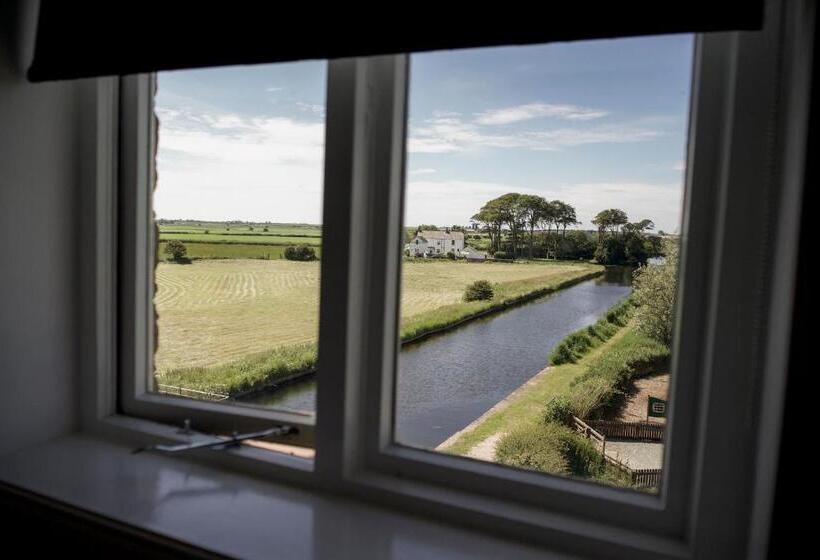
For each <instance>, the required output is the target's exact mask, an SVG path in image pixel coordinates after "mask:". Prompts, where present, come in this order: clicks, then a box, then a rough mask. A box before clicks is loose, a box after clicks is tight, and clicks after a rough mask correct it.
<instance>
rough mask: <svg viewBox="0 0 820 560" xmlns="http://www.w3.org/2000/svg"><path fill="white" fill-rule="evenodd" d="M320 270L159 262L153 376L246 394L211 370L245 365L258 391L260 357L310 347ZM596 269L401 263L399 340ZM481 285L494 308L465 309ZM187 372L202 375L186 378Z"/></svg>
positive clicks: (262, 263)
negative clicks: (470, 288)
mask: <svg viewBox="0 0 820 560" xmlns="http://www.w3.org/2000/svg"><path fill="white" fill-rule="evenodd" d="M319 270H320V265H319V263H318V262H292V261H287V260H270V261H267V260H202V261H194V262H193V263H192V264H188V265H180V264H170V263H159V264H158V266H157V271H156V279H157V293H156V297H155V302H156V307H157V312H158V316H159V319H158V322H159V324H158V328H159V345H158V349H157V354H156V358H155V365H156V369H157V372H158V374H159V376H160V377H161V378H164V379H165V382H167V383H171V384H175V383H177V384H184V385H185V386H188V387H191V388H204V389H207V388H209V387H211V388H213V387H217V386H224V385H225V379H221V377H225V376H228V375H229V374H230V377H231V379H232V380H233V381H230V383H229V384H231V383H234V382H235V383H239V384H240V385H242V386H246V382H245V381H241V380H240V381H237V380H236V379H234V378H235V373H236V372H235V371H231V370H236V369H237V368H236V367H232V366H227V367H224V368H220V367H216V368H214V366H219V365H220V364H232V363H234V362H237V361H239V360H243V359H246V358H248V357H249V356H250V357H251V358H250V359H251V361H254V360H256V361H255V362H254V363H255V364H256V365H254V366H253V367H251V366H250V365H248V369H249V371H250V370H251V369H252V370H253V372H254V373H249V374H248V376H250V377H253V383H256V382H258V381H259V379H258V378H259V376H260V375H264V371H265V367H268V366H264V365H260V364H267V363H272V362H271V360H272V358H271V356H270V355H265V353H268V354H270V352H271V351H273V350H274V349H276V348H287V347H292V346H297V345H300V344H305V343H308V344H309V343H314V342H315V340H316V337H317V332H318V301H319ZM602 270H603V267H600V266H597V265H590V264H583V263H562V262H557V263H532V264H523V263H480V264H476V263H465V262H452V261H441V262H422V263H412V262H410V263H404V267H403V278H402V304H401V311H402V318H403V319H402V335H403V337H405V338H407V337H409V336H413V335H415V334H418V333H422V332H426V331H429V330H432V329H435V328H437V327H438V326H444V325H447V324H451V323H452V322H454V321H455V320H459V319H462V318H464V317H466V316H469V315H470V314H475V313H480V312H482V311H484V310H487V309H489V308H490V307H493V306H497V305H504V304H507V303H508V302H511V301H514V300H515V299H516V298H519V297H522V296H525V295H526V294H528V293H531V292H533V291H538V290H548V289H557V288H559V287H560V286H561V285H563V284H564V283H567V282H572V281H574V280H576V279H578V278H580V277H586V276H590V275H594V274H597V273H600V272H601V271H602ZM479 279H484V280H489V281H490V282H492V283H494V284H495V286H496V296H495V297H494V299H493V300H492V301H489V302H488V301H481V302H470V303H465V302H463V301H461V299H462V294H463V292H464V288H465V287H466V286H467V284H469V283H471V282H473V281H475V280H479ZM304 354H305V353H304V352H303V353H300V354H299V356H297V357H294V356H290V355H288V356H287V359H288V360H291V361H293V362H298V363H301V361H302V360H303V359H304ZM273 361H274V362H275V360H273ZM248 363H249V362H247V360H246V362H245V364H246V365H247V364H248ZM243 367H244V366H243ZM277 367H278V366H277ZM185 368H187V369H188V370H191V368H200V370H197V371H196V372H193V371H191V372H190V373H186V372H185V371H183V370H185ZM201 368H206V369H208V371H202V370H201ZM240 369H241V368H240ZM274 369H275V368H274ZM260 372H262V373H260ZM248 376H246V377H248ZM248 382H250V381H248Z"/></svg>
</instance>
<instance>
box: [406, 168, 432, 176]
mask: <svg viewBox="0 0 820 560" xmlns="http://www.w3.org/2000/svg"><path fill="white" fill-rule="evenodd" d="M435 172H436V170H435V169H433V168H432V167H422V168H420V169H412V170H411V171H410V175H429V174H430V173H435Z"/></svg>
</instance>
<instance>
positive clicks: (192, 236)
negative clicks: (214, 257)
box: [159, 231, 322, 245]
mask: <svg viewBox="0 0 820 560" xmlns="http://www.w3.org/2000/svg"><path fill="white" fill-rule="evenodd" d="M170 239H178V240H180V241H182V242H183V243H186V242H198V243H225V244H228V243H242V244H246V245H320V244H321V242H322V238H321V237H307V236H305V237H292V236H285V235H265V234H253V233H248V234H240V233H180V232H174V233H162V231H160V234H159V240H160V241H168V240H170Z"/></svg>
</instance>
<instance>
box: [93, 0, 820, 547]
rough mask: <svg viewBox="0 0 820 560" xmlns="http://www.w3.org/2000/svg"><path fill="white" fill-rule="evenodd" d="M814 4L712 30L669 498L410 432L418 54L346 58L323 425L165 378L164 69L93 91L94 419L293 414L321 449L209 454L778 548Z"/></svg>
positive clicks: (635, 537) (702, 83)
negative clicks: (406, 299)
mask: <svg viewBox="0 0 820 560" xmlns="http://www.w3.org/2000/svg"><path fill="white" fill-rule="evenodd" d="M813 9H814V5H813V3H812V2H803V1H800V2H789V3H786V2H780V1H776V0H771V1H769V2H767V3H766V24H765V29H764V30H763V31H761V32H758V33H724V34H709V35H702V36H699V37H698V38H697V48H696V57H695V58H696V60H695V80H694V87H693V93H692V95H693V97H692V108H691V121H690V134H689V150H688V159H687V171H686V183H687V187H688V188H687V194H686V200H685V211H684V212H685V220H684V222H685V225H684V230H683V236H684V239H685V244H684V247H683V252H682V263H681V269H682V275H681V281H680V285H681V287H680V290H681V292H680V298H681V299H680V301H681V302H682V303H681V306H680V310H679V313H678V319H677V320H678V329H677V338H676V340H675V343H674V348H675V352H674V361H675V363H674V366H673V371H674V375H673V386H672V402H671V407H670V408H671V410H670V418H669V431H670V434H671V435H670V438H669V444H668V445H667V449H666V457H665V459H666V463H665V464H666V466H667V468H666V472H665V478H664V483H663V488H662V492H661V494H660V495H659V496H653V495H647V494H642V493H638V492H632V491H624V490H618V489H614V488H607V487H604V486H599V485H596V484H592V483H587V482H583V481H577V480H570V479H563V478H558V477H550V476H544V475H541V474H537V473H531V472H526V471H519V470H514V469H508V468H504V467H501V466H498V465H494V464H490V463H482V462H478V461H473V460H470V459H465V458H460V457H452V456H447V455H441V454H436V453H432V452H427V451H421V450H416V449H409V448H406V447H402V446H398V445H394V444H393V443H392V400H393V397H392V393H393V382H394V373H395V369H396V357H397V352H398V338H397V334H398V333H397V327H396V325H397V321H398V311H399V307H398V300H399V282H398V279H399V273H400V267H401V247H402V239H403V237H402V235H401V233H402V230H401V228H400V227H399V226H400V224H401V216H402V208H403V189H404V157H405V137H406V135H405V128H406V100H407V78H408V57H407V56H403V55H401V56H383V57H374V58H369V59H344V60H337V61H333V62H331V63H330V64H329V79H328V98H327V125H326V126H327V131H326V147H325V199H324V207H325V212H324V219H323V224H324V231H325V236H324V238H323V244H324V245H325V246H326V247H327V250H326V251H323V259H322V265H321V266H322V279H323V280H322V287H321V299H322V301H321V319H320V341H321V344H320V354H319V370H320V371H321V373H320V374H319V378H318V379H319V382H318V383H317V387H318V388H317V418H318V423H317V424H316V425H315V431H314V423H313V422H312V421H310V420H309V419H306V418H305V417H302V416H299V415H293V414H287V413H282V412H277V411H267V410H261V409H252V408H246V407H232V406H229V405H220V404H218V403H205V402H198V401H188V400H183V399H174V398H171V397H164V396H161V395H153V394H150V393H148V392H147V391H146V387H145V383H146V382H147V379H146V375H145V372H147V371H148V366H149V365H150V362H149V360H150V357H149V356H151V355H152V354H153V352H152V351H149V350H150V348H151V347H152V344H153V342H152V339H151V337H152V332H153V329H152V324H153V321H152V318H151V315H150V313H151V311H150V310H151V309H152V307H151V305H150V297H149V294H150V289H151V285H150V282H151V281H152V275H151V269H150V267H151V266H153V263H152V261H151V257H150V256H149V255H150V250H149V248H150V247H151V246H152V243H153V238H152V236H153V235H154V233H153V228H152V227H151V226H150V221H149V219H148V218H149V215H148V212H149V208H150V206H149V205H148V201H149V197H150V189H149V185H152V183H153V181H152V177H151V172H150V170H151V166H150V160H151V158H152V154H153V142H154V137H153V134H152V128H151V126H152V125H150V124H149V123H151V121H152V114H151V110H150V98H151V95H152V87H153V85H152V80H151V79H150V78H149V77H145V76H132V77H126V78H123V79H122V81H121V82H120V81H118V80H116V79H100V80H95V81H93V82H92V83H91V84H90V85H89V86H88V88H89V95H88V96H86V99H87V100H88V101H87V102H85V105H86V106H85V110H86V111H87V114H88V117H87V126H88V129H89V135H88V137H89V140H88V142H87V147H86V148H85V149H84V153H85V155H86V156H87V157H86V162H85V163H86V165H85V166H84V170H85V171H84V172H85V173H86V176H85V179H86V180H87V183H88V184H90V185H93V189H90V190H89V194H86V195H84V199H83V206H84V208H85V209H86V212H87V214H86V217H87V218H88V221H87V222H85V221H84V224H83V236H84V240H85V241H86V242H87V243H88V244H89V246H90V247H93V250H90V251H89V252H88V255H84V256H83V259H85V264H86V265H88V266H86V270H87V272H86V275H85V277H84V280H85V282H86V283H85V292H84V293H85V297H86V302H87V303H88V305H87V307H86V309H85V310H84V311H85V313H84V319H83V325H84V348H83V358H82V359H83V362H84V369H85V370H86V371H88V372H89V373H88V375H87V376H86V377H85V378H84V380H83V386H82V387H83V388H82V400H83V427H84V429H86V430H88V431H92V432H98V433H105V434H108V435H115V436H117V437H120V438H123V437H129V438H132V439H134V440H135V441H136V440H139V441H147V440H155V439H156V438H162V439H168V440H179V439H182V438H183V437H184V436H180V435H179V434H177V433H176V432H177V430H176V429H175V427H176V426H178V425H179V424H180V423H181V421H182V420H183V419H185V418H191V419H192V420H193V421H194V424H195V426H194V427H195V428H199V429H202V430H203V431H208V430H209V429H224V427H225V426H226V425H232V426H233V427H235V428H236V429H240V430H241V429H245V428H248V429H250V428H256V427H260V426H268V425H270V424H271V423H279V422H288V423H293V424H296V425H298V426H300V428H301V429H302V434H301V436H300V437H301V438H302V439H301V440H300V441H301V442H302V443H315V444H316V446H317V456H316V459H315V461H305V460H298V459H294V458H290V457H280V456H279V454H275V453H264V452H260V451H258V450H249V449H240V450H235V451H227V452H219V453H214V452H211V453H210V454H208V453H197V454H194V456H195V457H196V458H200V459H201V460H206V461H209V462H211V463H216V464H222V465H225V466H227V467H230V468H236V469H243V470H246V471H252V472H254V473H256V474H260V475H262V476H268V477H270V478H272V479H274V480H289V481H293V482H297V483H304V484H309V485H311V486H313V487H316V488H320V489H324V490H328V491H334V492H341V493H346V494H349V495H354V496H359V497H366V498H369V499H373V500H378V501H381V502H383V503H385V504H389V505H391V506H395V507H400V508H403V509H409V510H415V511H418V512H420V513H424V514H429V512H430V511H431V510H432V509H433V508H434V511H435V512H436V515H437V516H439V517H441V518H444V519H449V520H452V521H454V522H461V523H467V524H470V525H472V526H477V527H482V528H486V529H490V530H494V531H499V532H503V533H505V534H507V535H511V536H515V537H519V538H525V539H527V540H531V541H537V542H542V543H545V544H548V545H550V546H553V547H557V548H562V549H566V550H570V551H573V552H577V553H585V552H595V553H597V552H600V550H601V548H600V547H601V546H606V547H607V548H606V550H607V553H608V556H610V557H613V558H619V557H635V556H638V557H653V558H659V557H668V558H690V557H695V556H697V557H699V558H704V557H714V558H724V557H729V556H731V557H739V556H745V555H746V553H747V552H749V553H756V554H758V555H759V556H762V555H765V546H762V545H764V544H765V538H766V534H767V529H768V519H767V517H766V516H767V512H768V511H769V510H768V508H767V507H766V506H767V505H768V504H769V503H770V500H771V496H772V492H773V483H774V469H775V467H776V463H775V460H776V455H777V444H778V441H779V429H778V428H779V422H780V417H781V409H782V396H783V383H784V372H785V370H786V363H787V361H786V358H787V350H788V342H789V328H788V325H789V319H790V317H791V308H790V303H791V295H792V290H793V284H794V274H795V263H796V257H797V255H796V250H797V242H796V240H797V236H798V229H797V228H798V220H797V219H796V218H797V217H798V216H799V212H798V210H799V204H800V193H801V192H802V171H803V161H804V158H805V127H806V122H807V119H806V115H807V110H808V99H809V84H808V81H807V80H808V78H807V77H809V76H810V75H811V72H810V69H811V60H810V57H811V44H812V40H813V29H812V23H811V22H813ZM118 216H119V219H118ZM331 232H332V234H331ZM353 248H355V250H354V249H353ZM118 262H119V263H120V264H119V267H118V266H117V264H116V263H118ZM703 263H707V264H706V266H704V265H703ZM750 264H751V265H752V266H759V265H761V264H762V265H763V266H761V267H760V273H759V274H755V275H753V274H749V273H748V270H749V268H748V267H749V266H750ZM744 265H745V266H746V268H743V267H744ZM750 349H751V350H750ZM140 378H141V379H142V381H140ZM117 389H119V391H118V390H117ZM764 389H765V391H764ZM727 419H732V420H733V421H731V422H730V421H727ZM169 424H172V425H174V426H175V427H174V428H172V427H169Z"/></svg>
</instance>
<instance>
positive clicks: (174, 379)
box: [156, 262, 605, 397]
mask: <svg viewBox="0 0 820 560" xmlns="http://www.w3.org/2000/svg"><path fill="white" fill-rule="evenodd" d="M453 266H459V267H465V268H464V270H469V271H471V272H472V271H478V272H479V273H480V272H481V271H482V270H483V267H484V266H488V267H493V268H495V267H494V265H484V264H479V265H475V264H473V265H470V264H457V265H453ZM532 266H535V265H532ZM538 266H542V265H538ZM554 266H555V268H553V265H544V266H543V270H544V274H541V275H536V276H533V277H529V278H524V279H521V280H514V281H510V282H497V283H495V284H494V288H495V294H494V297H493V299H492V300H489V301H477V302H458V303H451V304H447V305H443V306H439V307H437V308H435V309H431V310H427V311H423V312H421V313H418V314H414V315H411V316H409V317H407V318H405V319H403V320H402V324H401V339H402V344H411V343H414V342H418V341H420V340H422V339H425V338H428V337H431V336H434V335H437V334H440V333H444V332H447V331H450V330H451V329H454V328H457V327H459V326H461V325H463V324H465V323H468V322H470V321H473V320H476V319H478V318H481V317H485V316H488V315H491V314H493V313H498V312H500V311H503V310H506V309H509V308H511V307H514V306H517V305H521V304H523V303H526V302H528V301H531V300H533V299H537V298H540V297H543V296H544V295H547V294H550V293H554V292H558V291H560V290H563V289H565V288H568V287H570V286H574V285H576V284H578V283H581V282H584V281H586V280H589V279H591V278H595V277H598V276H601V275H602V274H603V273H604V270H605V268H604V267H603V266H600V265H590V264H587V263H561V262H559V263H556V264H555V265H554ZM558 267H560V268H558ZM315 365H316V344H315V343H312V342H311V343H305V344H299V345H292V346H284V347H279V348H276V349H273V350H270V351H265V352H259V353H256V354H253V355H250V356H248V357H245V358H243V359H241V360H236V361H232V362H227V363H225V364H221V365H216V366H205V367H187V368H172V369H168V370H165V371H163V372H161V373H160V374H158V375H157V376H156V377H157V381H158V382H159V383H163V384H167V385H175V386H181V387H186V388H189V389H196V390H201V391H209V392H216V393H226V394H228V395H230V396H231V397H236V396H238V395H248V394H249V393H253V392H257V391H264V390H265V389H267V388H270V387H272V386H278V385H280V384H282V383H283V382H284V381H285V380H288V381H293V380H295V379H298V378H299V377H300V376H301V375H302V374H304V375H309V374H310V373H311V370H313V369H314V368H315Z"/></svg>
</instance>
